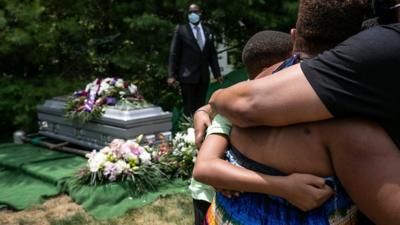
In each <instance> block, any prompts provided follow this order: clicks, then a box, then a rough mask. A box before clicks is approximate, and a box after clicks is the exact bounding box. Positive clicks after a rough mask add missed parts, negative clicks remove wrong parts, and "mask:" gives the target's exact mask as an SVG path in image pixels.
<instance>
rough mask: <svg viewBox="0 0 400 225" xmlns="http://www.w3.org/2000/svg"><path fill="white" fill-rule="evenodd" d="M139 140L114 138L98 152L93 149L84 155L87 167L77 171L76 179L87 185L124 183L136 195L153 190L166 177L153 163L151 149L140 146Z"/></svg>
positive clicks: (140, 137) (139, 138)
mask: <svg viewBox="0 0 400 225" xmlns="http://www.w3.org/2000/svg"><path fill="white" fill-rule="evenodd" d="M141 139H142V136H139V137H138V138H136V139H135V140H127V141H125V140H122V139H114V140H113V141H112V142H111V143H110V144H109V145H108V146H106V147H104V148H102V149H101V150H99V151H96V150H93V151H92V152H91V153H89V154H87V155H86V157H87V158H88V162H87V166H86V167H85V168H83V169H82V170H81V171H80V172H79V174H78V178H79V180H80V181H81V182H83V183H86V184H89V185H96V184H101V183H109V182H127V183H128V185H129V186H130V189H131V190H132V191H133V193H139V194H140V193H144V192H146V191H148V190H155V188H156V186H157V185H158V184H159V183H161V182H162V181H163V180H164V179H165V175H164V174H163V173H162V172H161V170H159V168H158V167H157V165H155V164H154V161H153V158H152V148H150V147H149V146H142V145H140V144H139V143H140V141H141Z"/></svg>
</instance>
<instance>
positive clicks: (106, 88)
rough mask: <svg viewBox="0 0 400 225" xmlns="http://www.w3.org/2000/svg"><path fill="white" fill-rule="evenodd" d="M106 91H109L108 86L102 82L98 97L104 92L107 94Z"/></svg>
mask: <svg viewBox="0 0 400 225" xmlns="http://www.w3.org/2000/svg"><path fill="white" fill-rule="evenodd" d="M108 89H110V84H108V83H106V82H102V83H101V85H100V89H99V95H102V94H103V93H104V92H107V91H108Z"/></svg>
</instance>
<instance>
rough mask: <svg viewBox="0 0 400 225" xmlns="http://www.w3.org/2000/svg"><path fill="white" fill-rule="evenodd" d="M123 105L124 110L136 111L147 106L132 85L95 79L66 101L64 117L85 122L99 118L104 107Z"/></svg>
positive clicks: (116, 79)
mask: <svg viewBox="0 0 400 225" xmlns="http://www.w3.org/2000/svg"><path fill="white" fill-rule="evenodd" d="M118 104H123V105H124V108H129V109H136V108H143V107H144V106H146V105H148V103H147V102H146V101H145V100H144V98H143V96H141V95H140V94H139V91H138V88H137V87H136V85H134V84H133V83H129V82H126V81H124V80H122V79H120V78H111V77H107V78H104V79H101V78H97V79H96V80H94V81H93V82H91V83H89V84H87V85H86V87H85V90H83V91H76V92H75V93H74V95H73V96H72V98H71V99H70V100H69V101H68V103H67V107H66V109H65V111H66V114H65V116H66V117H67V118H70V119H77V120H79V121H80V122H87V121H89V120H91V119H95V118H99V117H101V115H102V114H103V113H104V107H106V106H116V105H118Z"/></svg>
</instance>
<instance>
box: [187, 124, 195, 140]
mask: <svg viewBox="0 0 400 225" xmlns="http://www.w3.org/2000/svg"><path fill="white" fill-rule="evenodd" d="M185 142H186V143H189V144H194V142H195V135H194V128H192V127H190V128H188V129H187V135H186V137H185Z"/></svg>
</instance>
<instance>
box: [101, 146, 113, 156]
mask: <svg viewBox="0 0 400 225" xmlns="http://www.w3.org/2000/svg"><path fill="white" fill-rule="evenodd" d="M100 152H101V153H103V154H105V155H107V154H109V153H111V152H112V150H111V148H110V147H108V146H106V147H104V148H102V149H101V150H100Z"/></svg>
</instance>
